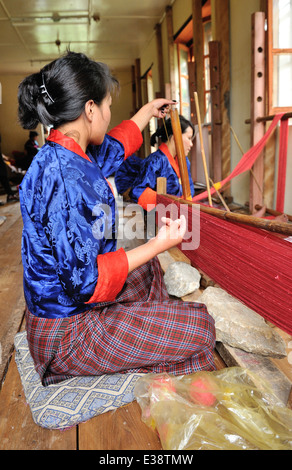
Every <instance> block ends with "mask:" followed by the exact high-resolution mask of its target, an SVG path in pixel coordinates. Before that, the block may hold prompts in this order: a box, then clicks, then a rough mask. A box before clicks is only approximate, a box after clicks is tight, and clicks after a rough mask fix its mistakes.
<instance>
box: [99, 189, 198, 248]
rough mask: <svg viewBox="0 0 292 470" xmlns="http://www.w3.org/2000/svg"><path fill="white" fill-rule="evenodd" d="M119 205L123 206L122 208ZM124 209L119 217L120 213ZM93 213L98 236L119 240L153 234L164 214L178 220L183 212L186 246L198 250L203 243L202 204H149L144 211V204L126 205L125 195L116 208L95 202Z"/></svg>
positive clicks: (183, 243)
mask: <svg viewBox="0 0 292 470" xmlns="http://www.w3.org/2000/svg"><path fill="white" fill-rule="evenodd" d="M119 208H120V209H122V210H120V211H119ZM119 212H120V213H122V216H121V218H120V220H119V216H118V213H119ZM92 215H93V216H95V218H96V219H95V222H94V224H93V226H92V234H93V236H94V238H95V239H97V240H102V239H112V238H113V236H114V237H115V238H116V239H117V240H119V239H120V240H121V239H125V238H126V239H127V240H134V239H137V240H145V239H148V240H149V239H150V238H153V237H154V236H155V234H156V227H157V228H158V230H159V229H160V228H161V227H162V226H163V225H164V222H163V218H164V217H167V218H170V219H171V220H176V219H178V218H180V217H181V216H182V215H183V216H184V217H185V219H186V232H185V235H184V238H183V241H182V244H181V248H182V249H183V250H186V251H188V250H196V249H197V248H198V247H199V245H200V205H199V204H194V205H193V207H192V210H189V207H188V206H187V205H186V204H178V205H176V204H172V203H171V204H169V205H167V206H164V205H163V204H157V205H156V206H154V205H149V206H148V211H145V212H144V211H143V209H142V208H141V206H139V205H138V204H134V203H129V204H126V205H125V206H124V205H123V198H118V199H117V207H116V211H115V212H114V213H113V211H112V209H111V207H110V206H109V205H107V204H105V203H98V204H96V205H95V207H94V209H93V211H92Z"/></svg>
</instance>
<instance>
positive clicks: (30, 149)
mask: <svg viewBox="0 0 292 470" xmlns="http://www.w3.org/2000/svg"><path fill="white" fill-rule="evenodd" d="M37 136H38V133H37V132H36V131H30V133H29V139H28V140H27V141H26V143H25V145H24V149H25V154H26V156H25V162H24V168H23V170H28V168H29V166H30V164H31V162H32V160H33V158H34V157H35V155H36V154H37V153H38V151H39V149H40V148H39V144H38V141H37V140H36V137H37Z"/></svg>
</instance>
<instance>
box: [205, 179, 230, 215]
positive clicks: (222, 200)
mask: <svg viewBox="0 0 292 470" xmlns="http://www.w3.org/2000/svg"><path fill="white" fill-rule="evenodd" d="M209 180H210V183H211V185H212V186H213V188H214V189H215V191H216V194H217V196H218V197H219V199H220V201H221V202H222V204H223V206H224V207H225V209H226V210H227V212H230V209H229V207H228V206H227V204H226V202H225V201H224V199H223V197H222V196H221V194H220V193H219V191H218V189H217V188H216V186H215V184H214V182H213V181H212V180H211V178H209Z"/></svg>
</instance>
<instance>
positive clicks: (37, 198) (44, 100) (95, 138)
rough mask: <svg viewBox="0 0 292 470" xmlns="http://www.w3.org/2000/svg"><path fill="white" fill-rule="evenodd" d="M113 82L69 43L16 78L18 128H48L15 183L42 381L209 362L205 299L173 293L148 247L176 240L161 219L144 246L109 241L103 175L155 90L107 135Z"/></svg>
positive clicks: (179, 223) (181, 223)
mask: <svg viewBox="0 0 292 470" xmlns="http://www.w3.org/2000/svg"><path fill="white" fill-rule="evenodd" d="M116 87H117V81H116V80H115V79H114V78H113V77H112V76H111V74H110V72H109V70H108V68H107V66H106V65H104V64H101V63H98V62H94V61H92V60H90V59H88V58H87V57H86V56H84V55H83V54H77V53H74V52H69V53H68V54H66V55H65V56H64V57H61V58H59V59H57V60H56V61H54V62H52V63H50V64H48V65H46V66H45V67H44V68H43V69H42V70H41V71H40V73H36V74H33V75H30V76H29V77H27V78H26V79H24V81H23V82H22V83H21V84H20V86H19V94H18V100H19V119H20V122H21V124H22V126H23V127H24V128H25V129H33V128H35V127H36V125H37V124H38V123H39V122H40V123H42V124H44V125H46V126H51V127H52V129H51V132H50V135H49V137H48V139H47V143H46V144H45V145H44V146H43V147H42V149H41V150H40V151H39V153H38V155H37V156H36V158H35V159H34V160H33V162H32V164H31V166H30V168H29V170H28V172H27V173H26V175H25V178H24V179H23V181H22V184H21V187H20V201H21V211H22V217H23V224H24V225H23V240H22V258H23V268H24V293H25V299H26V303H27V311H26V329H27V338H28V343H29V347H30V351H31V354H32V357H33V359H34V363H35V366H36V369H37V372H38V373H39V375H40V377H41V380H42V383H43V384H44V385H48V384H50V383H56V382H58V381H61V380H64V379H65V378H68V377H70V376H78V375H102V374H105V373H115V372H123V371H125V372H126V371H127V372H128V371H133V370H135V371H145V372H146V371H153V372H162V371H166V372H169V373H174V374H185V373H190V372H193V371H195V370H199V369H205V370H213V369H214V363H213V348H214V342H215V335H214V322H213V320H212V318H211V317H210V316H209V314H208V313H207V311H206V308H205V306H203V305H200V304H195V303H183V302H181V301H171V300H170V299H169V297H168V295H167V292H166V290H165V286H164V283H163V277H162V274H161V270H160V266H159V263H158V260H157V258H156V255H157V254H158V253H160V252H162V251H165V250H167V249H168V248H170V247H171V246H174V245H176V244H177V243H180V242H181V241H182V238H183V235H184V233H185V229H186V227H185V226H186V221H185V219H184V218H181V219H179V220H176V221H171V220H169V219H165V220H164V222H165V224H164V225H163V227H162V228H161V229H160V231H159V233H158V235H157V236H156V237H155V238H153V239H152V240H150V241H149V242H147V243H146V244H145V245H143V246H141V247H138V248H135V249H133V250H130V251H128V252H125V251H124V250H123V249H120V250H117V251H116V239H115V235H116V232H117V227H116V223H115V200H114V195H113V192H112V190H111V187H110V185H109V184H108V182H107V180H106V177H107V176H109V175H111V174H112V173H113V172H114V171H115V170H116V169H117V168H118V167H119V165H120V164H121V163H122V161H123V160H124V158H126V157H127V156H129V155H131V154H132V153H133V152H135V151H136V150H137V149H138V148H139V146H140V145H141V143H142V137H141V131H142V130H143V128H144V127H145V126H146V125H147V123H148V121H149V120H150V118H151V117H153V116H155V117H159V118H161V117H163V116H164V111H163V110H162V111H161V108H163V106H165V105H170V104H171V103H172V102H171V101H169V100H165V99H158V100H154V101H152V102H151V103H148V104H146V105H145V106H144V107H142V108H141V109H140V110H139V111H138V112H137V114H136V115H135V116H134V117H133V118H132V119H131V120H128V121H123V122H122V123H121V125H119V126H117V127H116V128H114V129H113V130H112V131H111V132H110V133H109V134H106V132H107V128H108V125H109V122H110V117H111V112H110V105H111V93H112V92H113V90H114V89H115V88H116Z"/></svg>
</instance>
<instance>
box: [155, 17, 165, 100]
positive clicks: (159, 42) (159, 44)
mask: <svg viewBox="0 0 292 470" xmlns="http://www.w3.org/2000/svg"><path fill="white" fill-rule="evenodd" d="M155 33H156V47H157V57H158V74H159V93H160V96H162V93H163V91H164V69H163V53H162V38H161V24H160V23H158V24H157V25H156V26H155Z"/></svg>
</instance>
